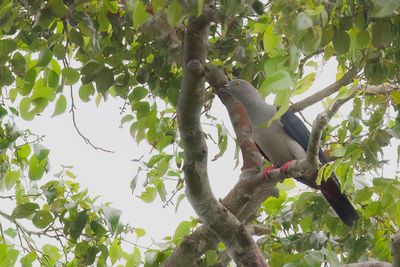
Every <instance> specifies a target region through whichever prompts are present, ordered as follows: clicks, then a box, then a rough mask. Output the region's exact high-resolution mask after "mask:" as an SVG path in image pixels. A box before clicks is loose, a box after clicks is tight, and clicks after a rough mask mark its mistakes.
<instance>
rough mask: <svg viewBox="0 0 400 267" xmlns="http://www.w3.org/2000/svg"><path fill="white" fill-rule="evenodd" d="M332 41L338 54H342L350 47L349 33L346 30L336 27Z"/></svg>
mask: <svg viewBox="0 0 400 267" xmlns="http://www.w3.org/2000/svg"><path fill="white" fill-rule="evenodd" d="M332 43H333V47H334V48H335V49H336V51H337V52H338V53H339V54H344V53H346V52H347V51H349V48H350V35H349V34H348V33H347V32H346V31H343V30H340V29H336V31H335V35H334V36H333V40H332Z"/></svg>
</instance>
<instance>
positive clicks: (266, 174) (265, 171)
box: [263, 165, 275, 178]
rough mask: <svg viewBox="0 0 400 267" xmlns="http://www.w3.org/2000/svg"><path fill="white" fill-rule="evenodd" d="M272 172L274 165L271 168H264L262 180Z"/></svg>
mask: <svg viewBox="0 0 400 267" xmlns="http://www.w3.org/2000/svg"><path fill="white" fill-rule="evenodd" d="M272 170H275V166H274V165H271V166H268V167H266V168H265V169H264V170H263V175H264V178H267V177H268V176H269V173H270V172H271V171H272Z"/></svg>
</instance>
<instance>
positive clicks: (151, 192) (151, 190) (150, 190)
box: [140, 186, 157, 203]
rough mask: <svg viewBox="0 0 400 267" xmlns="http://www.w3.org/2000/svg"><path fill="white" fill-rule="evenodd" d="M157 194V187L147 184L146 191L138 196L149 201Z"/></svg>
mask: <svg viewBox="0 0 400 267" xmlns="http://www.w3.org/2000/svg"><path fill="white" fill-rule="evenodd" d="M156 196H157V189H156V188H155V187H151V186H148V187H146V191H144V192H142V194H141V195H140V198H141V199H142V200H143V201H144V202H146V203H151V202H153V201H154V199H155V198H156Z"/></svg>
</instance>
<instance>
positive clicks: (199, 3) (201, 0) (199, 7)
mask: <svg viewBox="0 0 400 267" xmlns="http://www.w3.org/2000/svg"><path fill="white" fill-rule="evenodd" d="M203 8H204V0H198V1H197V16H200V15H201V14H202V13H203Z"/></svg>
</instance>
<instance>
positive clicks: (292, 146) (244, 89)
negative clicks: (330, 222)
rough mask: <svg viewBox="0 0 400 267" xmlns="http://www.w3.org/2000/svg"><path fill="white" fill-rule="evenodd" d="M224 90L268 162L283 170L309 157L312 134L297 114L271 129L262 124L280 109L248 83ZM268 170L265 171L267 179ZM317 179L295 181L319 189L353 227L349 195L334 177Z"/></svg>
mask: <svg viewBox="0 0 400 267" xmlns="http://www.w3.org/2000/svg"><path fill="white" fill-rule="evenodd" d="M222 91H223V92H226V93H229V94H230V95H231V96H233V97H234V98H235V99H237V100H238V101H239V102H240V103H241V104H242V105H243V106H244V108H245V109H246V111H247V114H248V116H249V119H250V124H251V128H252V136H253V139H254V141H255V143H256V145H257V147H258V148H259V150H260V152H261V154H262V155H263V156H264V157H265V158H266V159H267V160H268V161H270V162H271V163H272V164H274V165H275V166H278V167H280V168H281V171H284V170H285V169H286V168H287V167H288V165H289V164H288V163H289V162H290V161H292V160H299V159H304V158H305V157H306V151H307V146H308V140H309V137H310V131H309V130H308V129H307V127H306V126H305V125H304V123H303V122H302V121H301V120H300V119H299V118H298V117H297V116H296V115H295V114H294V113H292V112H290V111H288V112H286V113H285V114H284V115H283V116H282V117H281V118H280V120H275V121H273V122H272V123H271V124H270V125H269V127H263V126H260V125H262V124H264V123H265V122H267V121H268V120H270V119H271V118H272V117H273V116H274V114H275V113H276V112H277V108H276V106H273V105H269V104H267V103H265V101H264V100H263V99H262V98H261V97H260V95H259V94H258V93H257V90H256V89H255V88H254V87H253V86H252V85H251V84H250V83H249V82H247V81H244V80H233V81H231V82H229V83H228V84H227V86H226V87H225V88H224V89H223V90H222ZM319 160H320V162H321V164H325V163H327V160H326V158H325V156H324V154H323V153H322V151H321V150H320V151H319ZM269 170H270V169H266V170H264V174H265V175H266V176H267V175H268V171H269ZM316 176H317V174H314V175H313V176H312V177H299V178H296V179H297V180H298V181H300V182H302V183H304V184H305V185H307V186H309V187H312V188H314V189H318V190H320V191H321V192H322V194H323V195H324V197H325V198H326V200H327V201H328V202H329V204H330V205H331V206H332V208H333V209H334V210H335V211H336V213H337V214H338V216H339V217H340V219H342V221H343V222H344V223H345V224H347V225H348V226H352V225H353V223H354V221H356V220H357V219H358V214H357V212H356V210H355V209H354V207H353V205H352V204H351V203H350V201H349V199H348V198H347V196H346V195H345V194H343V193H342V192H341V191H340V185H339V182H338V180H337V178H336V176H335V174H332V176H331V177H330V178H328V179H327V180H325V181H322V182H321V184H320V185H318V184H317V183H316V182H315V180H316Z"/></svg>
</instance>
